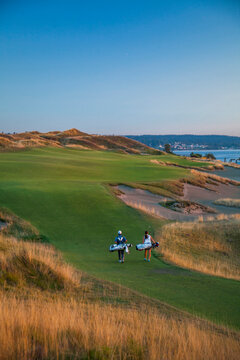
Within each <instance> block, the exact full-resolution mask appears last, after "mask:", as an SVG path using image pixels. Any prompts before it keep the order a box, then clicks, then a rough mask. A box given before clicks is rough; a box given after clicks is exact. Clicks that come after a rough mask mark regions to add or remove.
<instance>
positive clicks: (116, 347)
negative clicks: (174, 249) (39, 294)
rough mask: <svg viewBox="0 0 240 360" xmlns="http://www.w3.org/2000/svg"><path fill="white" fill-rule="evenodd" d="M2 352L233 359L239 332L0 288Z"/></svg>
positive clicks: (74, 356) (29, 355) (11, 355)
mask: <svg viewBox="0 0 240 360" xmlns="http://www.w3.org/2000/svg"><path fill="white" fill-rule="evenodd" d="M0 299H1V305H0V319H1V321H0V358H1V360H5V359H6V360H11V359H14V360H15V359H102V360H105V359H132V360H134V359H151V360H159V359H168V360H171V359H174V360H178V359H179V360H180V359H181V360H182V359H185V360H194V359H195V360H200V359H202V360H205V359H209V360H210V359H214V360H215V359H218V360H225V359H228V360H233V359H236V360H237V359H238V356H239V352H240V342H239V338H237V337H233V336H230V334H227V333H225V334H220V333H216V332H215V331H213V329H211V327H210V326H209V327H208V328H205V329H201V327H199V326H197V324H196V323H195V324H194V323H191V322H189V321H182V322H178V321H176V320H174V319H167V318H166V317H164V316H160V315H158V314H156V313H153V312H151V311H146V309H142V312H141V311H137V310H133V309H124V308H120V307H118V308H116V307H112V306H106V305H103V306H102V305H97V304H83V303H81V302H77V301H75V300H74V299H69V300H68V301H63V300H61V299H60V300H55V301H50V302H45V301H42V300H41V298H39V299H35V300H30V299H28V300H19V299H17V298H9V297H8V296H6V295H3V294H1V295H0Z"/></svg>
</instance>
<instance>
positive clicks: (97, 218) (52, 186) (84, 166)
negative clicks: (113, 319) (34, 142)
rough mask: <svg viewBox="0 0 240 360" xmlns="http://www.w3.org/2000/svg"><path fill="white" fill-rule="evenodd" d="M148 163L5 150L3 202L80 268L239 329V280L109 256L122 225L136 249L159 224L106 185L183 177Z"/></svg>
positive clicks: (138, 257) (101, 155)
mask: <svg viewBox="0 0 240 360" xmlns="http://www.w3.org/2000/svg"><path fill="white" fill-rule="evenodd" d="M151 158H154V157H151ZM149 159H150V158H149V157H144V156H132V155H131V156H127V155H122V154H115V153H108V152H93V151H79V150H66V149H36V150H31V151H26V152H19V153H2V154H0V169H1V178H0V204H1V206H6V207H8V208H10V209H11V210H13V211H14V212H15V213H16V214H17V215H19V216H21V217H23V218H25V219H27V220H29V221H31V223H32V224H33V225H35V226H36V227H37V228H38V229H39V230H40V232H41V233H43V234H45V235H46V236H47V237H48V238H50V239H51V241H52V243H54V245H56V246H57V247H58V248H59V249H60V250H62V251H63V253H64V256H65V258H66V259H68V260H69V261H71V262H72V263H74V264H75V265H76V266H78V267H79V268H81V269H83V270H85V271H88V272H89V273H91V274H93V275H96V276H98V277H101V278H105V279H108V280H112V281H115V282H118V283H121V284H124V285H125V286H128V287H131V288H133V289H135V290H138V291H140V292H142V293H144V294H146V295H148V296H151V297H156V298H158V299H160V300H162V301H164V302H167V303H169V304H171V305H174V306H176V307H179V308H182V309H185V310H187V311H189V312H193V313H197V314H199V315H201V316H205V317H207V318H209V319H211V320H214V321H216V322H221V323H225V324H228V325H230V326H234V327H238V328H240V309H239V296H240V284H239V282H237V281H234V280H225V279H221V278H215V277H211V276H206V275H201V274H198V273H194V272H190V271H184V270H181V269H179V270H178V269H177V268H174V267H173V266H169V265H166V264H164V263H163V262H161V261H160V260H158V259H156V258H153V261H152V262H151V263H150V264H146V263H143V261H142V260H143V254H142V253H139V252H136V251H135V250H134V249H133V250H132V252H131V254H130V255H129V257H128V258H127V262H126V263H125V264H124V265H123V266H122V265H120V264H118V263H117V262H116V257H117V255H116V254H109V253H108V252H107V249H108V246H109V244H110V243H112V239H113V237H114V236H115V234H116V231H117V230H118V229H119V228H121V229H123V230H124V232H125V233H126V235H127V237H128V238H129V240H130V242H133V243H134V244H136V243H138V242H139V241H141V238H142V233H143V231H144V230H145V229H147V228H148V229H152V230H153V229H154V228H156V227H157V226H160V225H161V222H160V221H157V220H151V219H148V218H147V217H146V216H144V215H142V214H139V213H138V212H137V211H135V210H134V209H131V208H129V207H126V206H125V205H124V204H123V203H122V202H120V200H118V199H116V198H114V197H113V196H112V195H111V193H110V192H109V190H108V188H107V186H106V183H107V182H130V181H134V182H137V181H159V180H168V179H177V178H179V177H183V176H186V174H187V170H185V169H180V168H174V167H173V168H169V167H168V168H166V167H161V166H159V165H156V164H152V163H150V161H149ZM169 161H172V158H171V157H169ZM185 161H186V160H185Z"/></svg>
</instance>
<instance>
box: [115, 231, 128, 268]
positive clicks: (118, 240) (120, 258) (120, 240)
mask: <svg viewBox="0 0 240 360" xmlns="http://www.w3.org/2000/svg"><path fill="white" fill-rule="evenodd" d="M126 242H127V239H126V238H125V236H122V231H121V230H119V231H118V236H117V237H116V238H115V243H117V244H118V245H123V244H125V243H126ZM118 261H119V262H120V263H124V249H123V250H118Z"/></svg>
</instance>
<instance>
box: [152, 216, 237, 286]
mask: <svg viewBox="0 0 240 360" xmlns="http://www.w3.org/2000/svg"><path fill="white" fill-rule="evenodd" d="M158 238H159V241H160V244H161V248H160V249H159V251H161V253H163V255H164V256H165V258H166V259H168V260H169V261H171V262H173V263H175V264H177V265H179V266H182V267H185V268H189V269H193V270H197V271H201V272H203V273H207V274H211V275H216V276H222V277H225V278H232V279H236V280H240V258H239V255H240V218H239V216H237V215H235V216H227V215H221V214H220V215H219V216H217V217H216V218H213V217H208V219H204V220H203V218H201V217H199V221H198V222H186V223H174V224H168V225H165V226H163V228H162V229H161V232H160V233H159V234H158Z"/></svg>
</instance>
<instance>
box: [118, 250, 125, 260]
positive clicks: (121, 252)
mask: <svg viewBox="0 0 240 360" xmlns="http://www.w3.org/2000/svg"><path fill="white" fill-rule="evenodd" d="M118 259H119V260H124V250H118Z"/></svg>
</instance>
